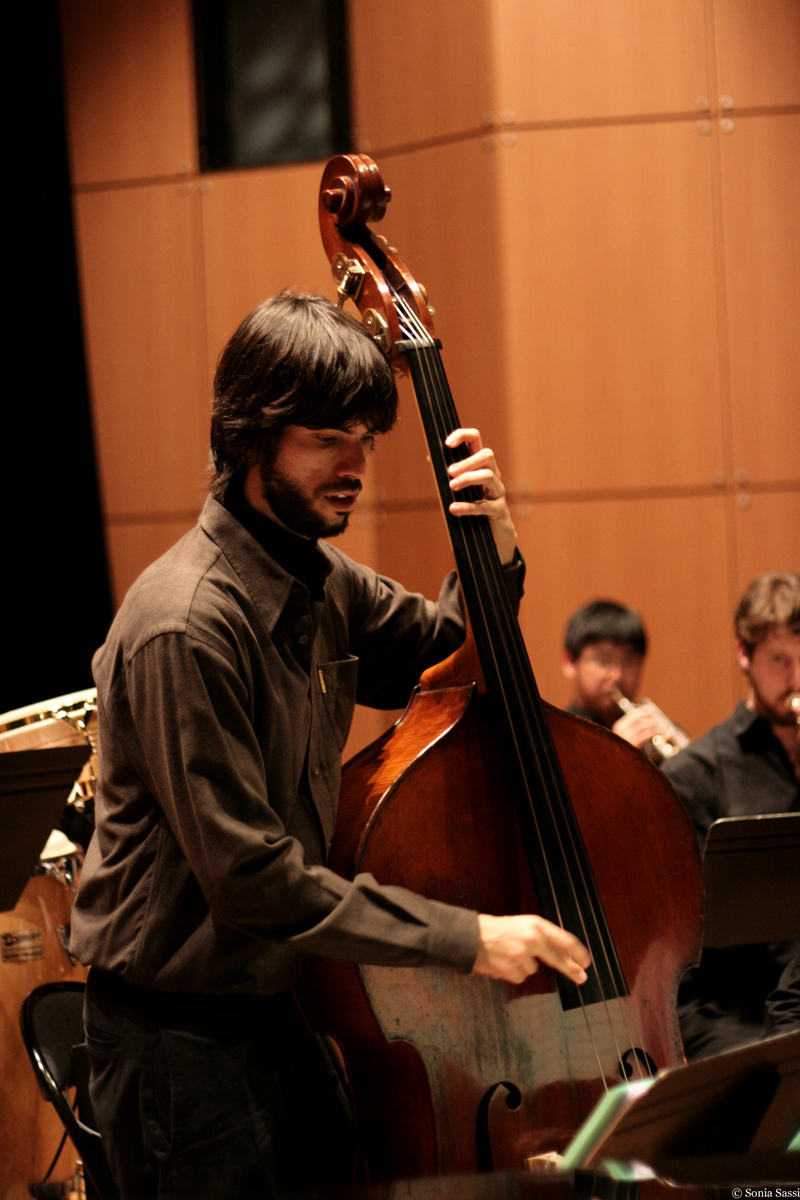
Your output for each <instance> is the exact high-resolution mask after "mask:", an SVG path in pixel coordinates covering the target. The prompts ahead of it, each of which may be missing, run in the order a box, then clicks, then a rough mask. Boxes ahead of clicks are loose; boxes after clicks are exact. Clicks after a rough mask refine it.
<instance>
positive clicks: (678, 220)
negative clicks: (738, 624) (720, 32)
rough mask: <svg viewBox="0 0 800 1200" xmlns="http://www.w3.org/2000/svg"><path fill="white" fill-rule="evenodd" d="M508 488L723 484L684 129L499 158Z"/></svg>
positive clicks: (708, 320) (704, 152)
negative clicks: (510, 446)
mask: <svg viewBox="0 0 800 1200" xmlns="http://www.w3.org/2000/svg"><path fill="white" fill-rule="evenodd" d="M498 154H499V156H500V159H501V164H502V178H503V184H502V194H503V198H504V208H503V221H504V230H503V234H504V244H503V249H502V251H501V254H502V259H503V263H504V267H505V272H506V288H505V293H506V313H507V329H508V337H507V346H508V350H507V360H508V361H507V370H508V389H509V410H510V413H509V419H510V422H511V425H512V428H513V431H514V439H513V456H514V461H513V467H512V468H511V470H510V475H511V481H512V488H513V490H515V491H517V492H524V491H526V490H531V491H533V492H534V493H536V492H539V491H542V490H545V491H546V490H552V489H556V490H558V489H586V488H608V487H617V488H619V487H641V486H650V487H652V486H675V485H689V484H704V485H710V484H711V482H712V479H713V478H714V476H715V475H716V474H717V473H718V472H721V470H722V462H723V458H722V454H723V449H722V421H721V408H720V384H719V367H718V349H717V338H716V318H715V291H714V250H713V245H714V243H713V225H712V202H711V189H710V178H711V164H710V156H709V139H708V138H707V137H703V136H701V135H700V134H699V133H698V131H697V129H696V128H695V125H694V123H693V122H679V123H666V124H660V125H653V124H643V125H639V126H627V127H603V128H597V129H566V130H552V131H546V132H538V133H524V134H520V135H519V136H518V138H517V140H516V144H515V145H514V146H512V147H510V148H500V149H499V150H498Z"/></svg>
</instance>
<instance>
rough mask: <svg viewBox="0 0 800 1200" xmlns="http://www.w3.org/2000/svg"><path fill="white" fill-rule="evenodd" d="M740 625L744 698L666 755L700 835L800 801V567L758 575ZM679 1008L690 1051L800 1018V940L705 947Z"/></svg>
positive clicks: (707, 1050)
mask: <svg viewBox="0 0 800 1200" xmlns="http://www.w3.org/2000/svg"><path fill="white" fill-rule="evenodd" d="M734 631H735V639H736V657H737V659H738V661H739V667H740V668H741V671H742V673H743V675H744V677H745V680H746V683H747V696H746V699H745V700H744V701H742V702H740V703H739V704H737V706H736V708H735V709H734V711H733V713H732V714H731V716H730V717H728V719H727V721H723V722H722V724H721V725H717V726H715V727H714V728H713V729H711V730H710V731H709V732H708V733H706V734H705V735H704V736H703V737H700V738H697V740H696V741H694V742H692V744H691V745H690V746H689V747H688V748H687V749H685V750H683V751H682V752H681V753H680V754H677V755H676V756H675V757H674V758H672V759H670V760H669V761H668V762H667V763H665V765H664V773H665V774H666V776H667V778H668V779H669V781H670V783H672V785H673V787H674V788H675V789H676V791H677V792H678V794H679V796H680V797H681V799H682V800H683V803H684V805H685V806H686V809H687V811H688V813H689V815H690V817H691V818H692V821H693V822H694V826H695V829H696V831H697V835H698V838H699V839H700V842H701V844H702V843H703V842H704V841H705V837H706V834H707V832H708V829H709V826H710V825H711V824H712V822H714V821H716V820H717V819H718V818H719V817H740V816H751V815H758V814H761V813H784V812H797V811H800V746H799V745H798V740H797V739H798V721H797V715H796V711H795V708H794V705H793V700H794V698H795V697H796V696H797V695H798V694H800V576H798V575H795V574H792V573H790V572H779V571H770V572H768V573H767V574H764V575H759V576H758V578H757V579H755V580H753V582H752V583H751V584H750V586H749V587H748V588H747V590H746V591H745V593H744V595H743V596H742V598H741V600H740V602H739V605H738V608H737V609H736V615H735V618H734ZM787 964H789V965H788V967H787ZM781 972H783V975H781ZM679 1011H680V1016H681V1032H682V1034H683V1040H684V1046H685V1048H686V1052H687V1055H688V1056H689V1058H702V1057H707V1056H708V1055H710V1054H715V1053H717V1052H718V1051H720V1050H724V1049H726V1048H728V1047H730V1046H735V1045H737V1044H741V1043H743V1042H746V1041H750V1040H753V1039H754V1038H757V1037H760V1036H762V1035H764V1034H765V1033H767V1034H768V1033H771V1032H784V1031H786V1030H788V1029H790V1028H797V1027H800V942H795V943H792V944H791V945H782V946H779V945H777V944H771V945H769V946H734V947H731V948H729V949H726V950H707V951H705V953H704V954H703V959H702V962H701V964H700V967H699V968H697V969H696V970H694V971H691V972H689V973H688V974H687V976H686V977H684V981H683V982H682V984H681V990H680V994H679Z"/></svg>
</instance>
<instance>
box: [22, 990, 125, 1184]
mask: <svg viewBox="0 0 800 1200" xmlns="http://www.w3.org/2000/svg"><path fill="white" fill-rule="evenodd" d="M83 994H84V985H83V984H82V983H73V982H69V983H67V982H65V983H45V984H42V986H41V987H37V988H34V990H33V991H32V992H31V993H30V995H29V996H28V997H27V998H26V1000H25V1002H24V1003H23V1005H22V1011H21V1013H20V1023H21V1025H22V1040H23V1042H24V1043H25V1048H26V1050H27V1051H28V1056H29V1058H30V1060H31V1064H32V1065H33V1071H34V1074H35V1076H36V1079H37V1082H38V1084H39V1088H40V1090H41V1093H42V1095H43V1096H44V1098H45V1100H49V1101H50V1103H51V1104H52V1105H53V1106H54V1107H55V1110H56V1112H57V1113H58V1115H59V1117H60V1119H61V1122H62V1124H63V1126H64V1128H65V1129H66V1131H67V1133H68V1134H69V1136H70V1138H71V1139H72V1142H73V1144H74V1146H75V1149H76V1150H77V1152H78V1154H79V1155H80V1157H81V1159H82V1160H83V1165H84V1170H85V1172H86V1195H87V1197H89V1198H92V1197H96V1198H97V1200H119V1190H118V1188H117V1186H116V1184H115V1183H114V1180H113V1178H112V1175H111V1171H110V1169H109V1166H108V1160H107V1159H106V1155H105V1151H104V1150H103V1144H102V1142H101V1140H100V1134H99V1133H98V1132H97V1130H96V1129H95V1128H94V1114H93V1113H92V1106H91V1101H90V1099H89V1072H88V1058H87V1056H86V1046H85V1044H84V1037H83ZM70 1088H75V1091H76V1102H75V1106H74V1107H73V1104H72V1101H71V1099H70V1095H69V1089H70Z"/></svg>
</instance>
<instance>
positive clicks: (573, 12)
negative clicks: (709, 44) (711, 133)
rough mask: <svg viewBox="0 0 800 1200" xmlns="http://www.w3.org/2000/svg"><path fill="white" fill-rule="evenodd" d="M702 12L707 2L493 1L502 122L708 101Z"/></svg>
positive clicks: (688, 106)
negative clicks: (704, 99)
mask: <svg viewBox="0 0 800 1200" xmlns="http://www.w3.org/2000/svg"><path fill="white" fill-rule="evenodd" d="M703 9H704V4H703V0H591V2H589V0H536V3H534V4H531V3H526V2H525V0H494V2H493V15H494V26H495V37H496V46H497V53H496V60H495V78H496V80H497V85H496V91H497V115H498V118H499V119H500V120H501V121H502V120H503V119H504V118H505V119H506V120H507V121H509V122H513V121H514V120H516V121H517V122H526V121H553V120H560V121H563V120H575V119H580V118H585V117H616V116H620V115H625V114H630V113H674V112H686V111H690V112H691V111H694V109H695V108H696V107H697V101H698V98H701V97H705V98H706V99H707V98H708V84H707V81H706V58H705V27H704V13H703Z"/></svg>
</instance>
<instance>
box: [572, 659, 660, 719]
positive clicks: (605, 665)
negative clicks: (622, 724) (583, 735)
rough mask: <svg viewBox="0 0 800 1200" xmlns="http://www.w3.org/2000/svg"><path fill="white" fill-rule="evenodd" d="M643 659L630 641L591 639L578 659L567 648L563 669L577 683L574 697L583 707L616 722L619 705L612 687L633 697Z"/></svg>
mask: <svg viewBox="0 0 800 1200" xmlns="http://www.w3.org/2000/svg"><path fill="white" fill-rule="evenodd" d="M643 665H644V659H643V657H642V655H641V654H637V653H636V652H635V651H634V650H633V648H632V647H631V646H630V645H628V644H622V645H620V644H619V643H618V642H609V641H604V642H592V643H591V644H590V645H588V646H584V647H583V649H582V650H581V652H580V654H579V655H578V657H577V658H573V657H572V655H571V654H568V653H567V652H566V651H564V659H563V662H562V670H563V672H564V674H565V675H566V677H567V679H572V680H573V681H574V684H575V697H576V699H577V701H578V703H579V704H581V705H582V706H583V708H586V709H588V711H589V712H590V713H592V714H593V715H594V716H596V717H599V718H600V720H602V721H607V722H609V721H610V722H613V721H616V719H617V717H618V716H619V708H618V706H617V704H616V703H615V702H614V700H612V699H611V690H612V688H619V690H620V691H621V692H622V694H623V696H627V697H628V699H629V700H633V699H634V697H635V695H636V690H637V688H638V687H639V679H640V677H641V674H642V667H643Z"/></svg>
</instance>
